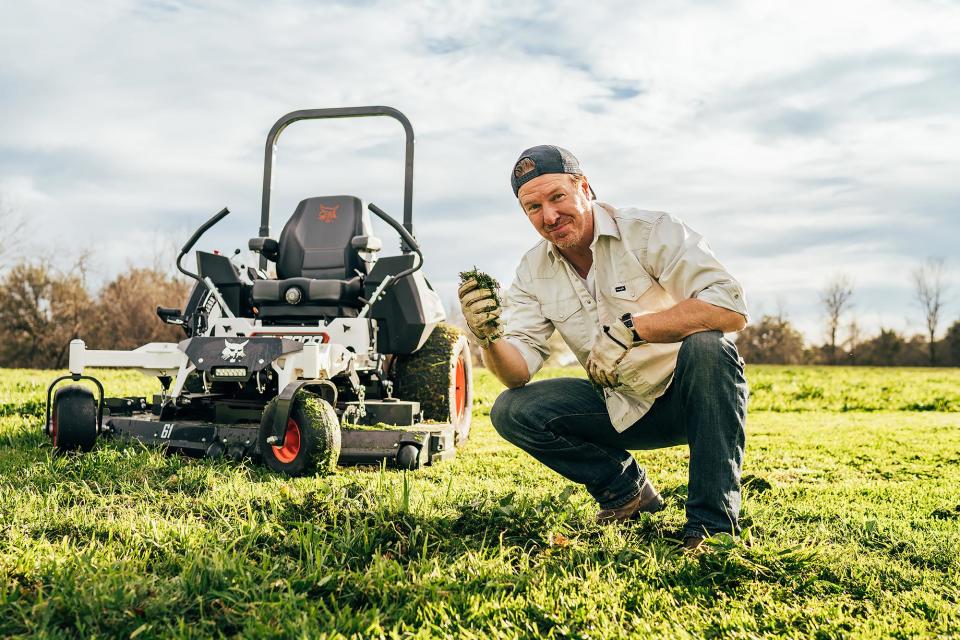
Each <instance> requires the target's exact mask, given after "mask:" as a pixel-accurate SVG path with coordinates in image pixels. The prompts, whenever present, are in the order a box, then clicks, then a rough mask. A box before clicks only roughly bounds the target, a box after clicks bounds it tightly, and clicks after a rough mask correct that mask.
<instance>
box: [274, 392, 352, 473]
mask: <svg viewBox="0 0 960 640" xmlns="http://www.w3.org/2000/svg"><path fill="white" fill-rule="evenodd" d="M276 411H277V399H276V398H274V399H273V400H271V401H270V402H268V403H267V406H266V407H264V410H263V417H262V418H261V419H260V431H259V434H258V439H259V443H260V455H261V457H262V459H263V462H264V464H265V465H267V466H268V467H269V468H270V469H272V470H274V471H276V472H278V473H282V474H284V475H288V476H302V475H308V474H314V473H321V474H326V473H330V472H332V471H333V470H334V469H336V467H337V458H339V457H340V423H339V421H338V420H337V413H336V411H334V410H333V407H331V406H330V403H328V402H327V401H326V400H324V399H323V398H321V397H319V396H316V395H313V394H311V393H304V392H300V393H298V394H297V395H296V396H294V399H293V405H292V406H291V408H290V418H289V419H288V421H287V433H286V436H285V438H284V444H283V446H282V447H274V446H273V445H271V444H270V443H268V442H267V438H268V437H270V435H271V434H272V433H273V417H274V415H275V414H276Z"/></svg>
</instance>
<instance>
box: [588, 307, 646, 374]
mask: <svg viewBox="0 0 960 640" xmlns="http://www.w3.org/2000/svg"><path fill="white" fill-rule="evenodd" d="M638 344H643V342H642V341H640V342H637V340H636V338H635V336H634V332H633V329H632V328H630V327H627V326H626V325H625V324H624V323H623V322H619V321H617V322H614V323H613V324H612V325H610V326H606V325H604V327H603V332H602V333H601V335H599V336H598V337H597V339H596V340H595V341H594V343H593V348H592V349H591V350H590V355H589V356H588V357H587V375H588V376H589V377H590V380H591V381H592V382H593V383H594V384H597V385H600V386H601V387H615V386H617V385H619V384H620V374H619V373H618V372H617V367H618V366H619V365H620V362H621V361H622V360H623V358H624V356H626V355H627V352H628V351H630V349H632V348H633V347H635V346H636V345H638Z"/></svg>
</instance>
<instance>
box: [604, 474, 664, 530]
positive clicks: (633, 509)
mask: <svg viewBox="0 0 960 640" xmlns="http://www.w3.org/2000/svg"><path fill="white" fill-rule="evenodd" d="M660 509H663V498H661V497H660V494H659V493H657V490H656V489H654V488H653V483H652V482H650V480H649V479H648V480H645V481H644V482H643V486H642V487H640V493H638V494H637V496H636V497H635V498H634V499H633V500H631V501H630V502H628V503H627V504H625V505H623V506H621V507H617V508H616V509H601V510H600V511H598V512H597V523H598V524H611V523H613V522H623V521H624V520H630V519H631V518H639V517H640V514H641V513H653V512H655V511H660Z"/></svg>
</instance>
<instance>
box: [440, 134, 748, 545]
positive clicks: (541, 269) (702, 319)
mask: <svg viewBox="0 0 960 640" xmlns="http://www.w3.org/2000/svg"><path fill="white" fill-rule="evenodd" d="M511 183H512V186H513V192H514V194H515V195H516V196H517V198H518V200H519V203H520V207H521V208H522V209H523V211H524V212H525V213H526V215H527V218H528V219H529V220H530V223H531V224H532V225H533V226H534V228H535V229H536V230H537V232H538V233H539V234H540V235H541V236H543V240H541V241H540V242H539V243H538V244H537V245H536V246H535V247H534V248H533V249H531V250H530V251H528V252H527V253H526V255H524V256H523V258H522V260H521V261H520V266H519V267H518V268H517V272H516V278H515V279H514V281H513V284H512V285H511V286H510V288H509V290H507V291H506V294H505V296H504V301H503V309H502V310H501V308H500V305H499V304H498V302H497V296H496V294H495V292H493V291H491V290H490V289H487V288H482V287H479V286H478V285H477V282H476V281H475V280H473V279H471V280H468V281H467V282H465V283H464V284H463V285H462V286H461V287H460V291H459V296H460V303H461V307H462V309H463V315H464V317H465V318H466V321H467V324H468V326H469V327H470V330H471V332H472V333H473V334H474V336H475V337H476V338H477V339H478V340H479V341H480V343H481V346H482V347H483V358H484V362H485V363H486V366H487V367H488V368H489V369H490V370H491V371H492V372H493V373H494V374H495V375H496V376H497V378H499V379H500V381H501V382H503V384H504V385H506V386H507V387H508V389H507V390H506V391H504V392H503V393H502V394H500V396H499V397H498V398H497V400H496V403H495V404H494V406H493V410H492V412H491V414H490V417H491V420H492V422H493V425H494V427H495V428H496V429H497V431H498V432H499V433H500V435H501V436H503V437H504V438H505V439H506V440H508V441H509V442H511V443H513V444H515V445H516V446H518V447H520V448H521V449H523V450H524V451H526V452H527V453H529V454H530V455H532V456H533V457H534V458H536V459H537V460H539V461H540V462H542V463H543V464H545V465H547V466H548V467H550V468H551V469H553V470H554V471H556V472H557V473H560V474H561V475H563V476H564V477H566V478H568V479H570V480H572V481H573V482H577V483H580V484H582V485H584V486H585V487H586V489H587V490H588V491H589V492H590V494H591V495H592V496H593V497H594V498H595V499H596V500H597V502H598V504H599V507H600V510H599V512H598V514H597V520H598V521H599V522H616V521H621V520H626V519H629V518H633V517H637V516H638V515H639V514H641V513H643V512H653V511H657V510H659V509H661V508H662V506H663V500H662V499H661V497H660V494H659V493H658V492H657V490H656V488H655V487H654V485H653V483H652V482H651V480H650V478H649V477H648V476H647V473H646V472H645V470H644V469H643V468H641V467H640V466H639V465H638V464H637V462H636V460H635V459H634V458H633V456H631V455H630V453H629V452H628V451H627V450H628V449H658V448H661V447H669V446H674V445H681V444H686V445H688V446H689V447H690V469H689V482H688V493H687V502H686V516H687V522H686V526H685V528H684V532H683V536H684V545H685V546H686V547H688V548H696V547H697V546H699V545H700V543H701V542H702V540H703V539H704V537H705V536H708V535H711V534H714V533H719V532H727V533H733V534H737V533H739V531H740V526H739V524H738V517H739V513H740V469H741V465H742V461H743V450H744V422H745V420H746V405H747V383H746V380H745V378H744V375H743V366H742V363H741V361H740V358H739V356H738V354H737V350H736V347H735V346H734V345H733V343H732V342H730V341H729V340H727V338H725V337H724V335H723V334H724V333H729V332H734V331H739V330H741V329H743V327H744V326H746V322H747V308H746V303H745V300H744V296H743V291H742V289H741V287H740V285H739V284H738V283H737V281H736V280H735V279H734V278H733V276H731V275H730V274H729V273H728V272H727V271H726V269H725V268H724V267H723V266H722V265H721V264H720V262H719V261H717V259H716V257H715V256H714V254H713V252H712V251H711V250H710V248H709V247H708V246H707V243H706V241H705V240H704V239H703V237H702V236H700V235H698V234H697V233H695V232H694V231H693V230H691V229H690V228H689V227H687V226H686V225H685V224H683V223H682V222H681V221H679V220H677V219H676V218H675V217H673V216H670V215H668V214H664V213H658V212H652V211H644V210H640V209H632V208H626V209H620V208H616V207H613V206H611V205H609V204H605V203H603V202H598V201H596V198H595V195H594V193H593V189H592V188H591V187H590V184H589V183H588V181H587V178H586V177H585V176H584V175H583V173H582V172H581V171H580V165H579V163H578V161H577V159H576V158H574V156H573V155H572V154H571V153H570V152H569V151H567V150H565V149H561V148H558V147H554V146H547V145H543V146H537V147H533V148H530V149H527V150H526V151H524V152H523V153H522V154H521V155H520V158H519V160H517V162H516V165H515V166H514V168H513V173H512V175H511ZM501 311H502V316H501ZM554 330H556V331H559V332H560V335H561V336H562V338H563V340H564V342H566V343H567V345H569V347H570V349H571V350H572V351H573V353H574V354H575V355H576V357H577V359H578V360H579V361H580V363H581V364H582V365H583V366H584V367H585V368H586V370H587V374H588V376H589V378H590V380H589V381H588V380H582V379H576V378H558V379H551V380H541V381H538V382H534V383H529V382H530V379H531V377H532V376H533V375H534V374H535V373H536V372H537V371H538V370H539V369H540V367H541V366H542V365H543V362H544V360H545V358H546V357H547V356H548V355H549V347H548V346H547V339H548V338H549V337H550V335H551V334H552V333H553V331H554ZM528 383H529V384H528Z"/></svg>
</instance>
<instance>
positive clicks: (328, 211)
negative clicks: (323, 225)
mask: <svg viewBox="0 0 960 640" xmlns="http://www.w3.org/2000/svg"><path fill="white" fill-rule="evenodd" d="M339 208H340V205H339V204H335V205H333V206H330V205H326V204H321V205H320V213H319V214H318V215H317V218H319V219H320V221H321V222H333V221H334V220H336V219H337V209H339Z"/></svg>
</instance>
